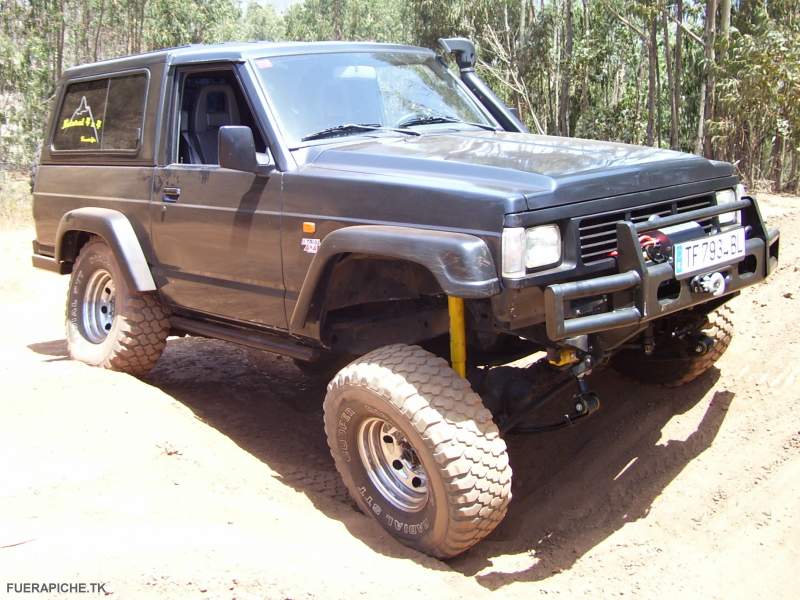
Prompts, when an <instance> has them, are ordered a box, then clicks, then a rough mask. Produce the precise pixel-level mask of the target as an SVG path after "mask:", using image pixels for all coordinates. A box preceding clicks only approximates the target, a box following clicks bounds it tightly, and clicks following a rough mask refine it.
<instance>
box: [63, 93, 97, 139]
mask: <svg viewBox="0 0 800 600" xmlns="http://www.w3.org/2000/svg"><path fill="white" fill-rule="evenodd" d="M72 127H87V128H90V129H91V130H92V134H91V135H87V134H84V133H81V136H80V138H79V141H80V142H81V143H82V144H96V143H97V142H98V140H99V139H100V135H99V134H98V130H99V129H100V128H101V127H103V120H102V119H96V120H95V118H94V115H93V114H92V107H91V106H89V103H88V102H87V101H86V96H81V103H80V105H79V106H78V108H76V109H75V112H74V113H72V116H71V117H70V118H69V119H64V121H63V123H62V124H61V129H62V130H64V129H70V128H72ZM87 133H88V132H87Z"/></svg>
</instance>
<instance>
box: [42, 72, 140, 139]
mask: <svg viewBox="0 0 800 600" xmlns="http://www.w3.org/2000/svg"><path fill="white" fill-rule="evenodd" d="M146 91H147V77H146V76H145V74H144V73H137V74H135V75H125V76H122V77H111V78H108V79H95V80H92V81H81V82H78V83H71V84H70V85H69V86H68V87H67V92H66V93H65V94H64V101H63V103H62V105H61V111H60V113H59V115H58V123H56V132H55V135H54V136H53V149H54V150H86V151H90V152H97V151H103V150H128V151H130V150H137V149H138V147H139V141H140V139H141V137H142V124H143V120H144V101H145V92H146Z"/></svg>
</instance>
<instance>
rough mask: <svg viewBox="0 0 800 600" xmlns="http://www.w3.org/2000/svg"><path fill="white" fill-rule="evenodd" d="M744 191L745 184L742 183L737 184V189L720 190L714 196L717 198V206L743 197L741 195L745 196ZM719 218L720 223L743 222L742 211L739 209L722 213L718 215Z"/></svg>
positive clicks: (732, 223)
mask: <svg viewBox="0 0 800 600" xmlns="http://www.w3.org/2000/svg"><path fill="white" fill-rule="evenodd" d="M744 193H745V190H744V186H743V185H742V184H741V183H740V184H739V185H737V186H736V189H735V190H720V191H718V192H717V193H716V194H714V196H715V197H716V200H717V206H723V205H725V204H731V203H732V202H736V201H737V200H739V199H741V197H742V196H744ZM717 220H718V221H719V224H720V225H734V224H735V223H741V222H742V215H741V211H738V210H737V211H734V212H729V213H724V214H721V215H719V216H718V217H717Z"/></svg>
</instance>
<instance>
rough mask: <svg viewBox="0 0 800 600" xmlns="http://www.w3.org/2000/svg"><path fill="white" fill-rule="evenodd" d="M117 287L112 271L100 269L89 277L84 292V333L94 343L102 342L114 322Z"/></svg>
mask: <svg viewBox="0 0 800 600" xmlns="http://www.w3.org/2000/svg"><path fill="white" fill-rule="evenodd" d="M115 304H116V287H115V286H114V279H113V278H112V277H111V273H109V272H108V271H106V270H105V269H98V270H97V271H95V272H94V273H92V275H91V276H90V277H89V281H88V282H87V283H86V289H85V291H84V293H83V307H82V320H81V324H82V325H83V327H82V329H83V335H84V336H85V337H86V339H87V340H89V341H90V342H92V343H93V344H101V343H102V342H103V341H105V339H106V338H107V337H108V332H109V331H111V327H112V326H113V324H114V316H115V313H116V311H115V308H116V306H115Z"/></svg>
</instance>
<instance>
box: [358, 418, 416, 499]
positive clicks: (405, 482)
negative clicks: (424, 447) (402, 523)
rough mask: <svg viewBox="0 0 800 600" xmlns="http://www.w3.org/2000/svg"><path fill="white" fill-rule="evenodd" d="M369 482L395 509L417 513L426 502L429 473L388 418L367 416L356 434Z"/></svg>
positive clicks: (412, 448)
mask: <svg viewBox="0 0 800 600" xmlns="http://www.w3.org/2000/svg"><path fill="white" fill-rule="evenodd" d="M356 440H357V442H358V454H359V457H360V458H361V462H362V464H363V465H364V469H365V470H366V472H367V476H368V477H369V480H370V481H371V482H372V485H374V486H375V488H377V490H378V492H379V493H380V494H381V496H383V497H384V498H385V499H386V500H388V501H389V502H390V503H391V504H392V505H393V506H394V507H395V508H399V509H400V510H404V511H406V512H419V511H420V510H422V509H423V508H425V505H426V504H427V503H428V496H429V493H428V475H427V473H426V472H425V469H424V468H423V466H422V463H421V462H420V460H419V455H418V454H417V451H416V450H415V449H414V447H413V446H412V445H411V444H410V443H409V441H408V439H407V438H406V437H405V436H404V435H403V434H402V432H400V430H399V429H397V428H396V427H395V426H394V425H392V424H391V423H389V422H388V421H384V420H383V419H380V418H378V417H370V418H368V419H366V420H365V421H364V422H363V423H361V426H360V427H359V429H358V433H357V436H356Z"/></svg>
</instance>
